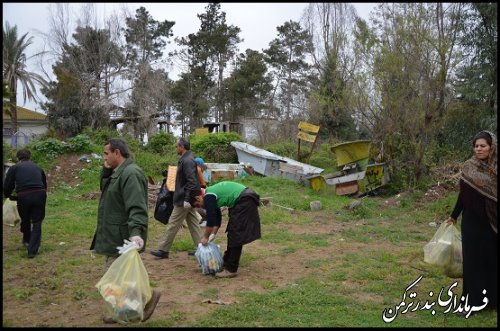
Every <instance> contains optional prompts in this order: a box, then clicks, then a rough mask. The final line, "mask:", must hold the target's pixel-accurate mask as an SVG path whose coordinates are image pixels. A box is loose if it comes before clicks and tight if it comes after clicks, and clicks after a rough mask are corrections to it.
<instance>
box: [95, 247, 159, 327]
mask: <svg viewBox="0 0 500 331" xmlns="http://www.w3.org/2000/svg"><path fill="white" fill-rule="evenodd" d="M117 248H119V252H120V254H121V255H120V256H119V257H118V258H117V259H116V260H115V261H114V262H113V263H112V264H111V266H110V267H109V269H108V271H106V273H105V274H104V276H102V278H101V279H100V280H99V282H98V283H97V284H96V285H95V286H96V287H97V289H98V290H99V293H100V294H101V296H102V297H103V298H104V301H105V302H106V309H107V311H108V313H109V315H110V316H111V317H113V319H114V320H115V321H117V322H118V323H122V324H126V323H129V322H140V321H141V320H142V319H143V317H144V307H145V305H146V303H147V302H149V300H150V299H151V296H152V290H151V287H150V285H149V276H148V273H147V271H146V268H145V267H144V264H143V263H142V260H141V257H140V255H139V252H138V251H137V246H135V245H134V243H131V242H128V241H125V244H124V245H123V246H121V247H117Z"/></svg>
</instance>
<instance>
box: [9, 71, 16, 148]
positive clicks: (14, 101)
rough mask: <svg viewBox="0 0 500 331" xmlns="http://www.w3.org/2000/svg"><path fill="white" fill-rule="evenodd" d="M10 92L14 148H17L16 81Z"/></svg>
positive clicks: (11, 84)
mask: <svg viewBox="0 0 500 331" xmlns="http://www.w3.org/2000/svg"><path fill="white" fill-rule="evenodd" d="M9 85H10V91H11V93H12V96H11V97H10V98H9V100H10V119H11V122H12V135H13V136H14V139H13V140H12V141H13V146H12V147H14V148H17V91H16V90H17V89H16V81H15V80H14V82H12V81H11V82H10V84H9Z"/></svg>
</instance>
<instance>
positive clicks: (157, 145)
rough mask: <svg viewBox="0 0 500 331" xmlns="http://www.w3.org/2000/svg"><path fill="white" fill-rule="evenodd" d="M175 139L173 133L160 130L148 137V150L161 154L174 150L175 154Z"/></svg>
mask: <svg viewBox="0 0 500 331" xmlns="http://www.w3.org/2000/svg"><path fill="white" fill-rule="evenodd" d="M175 141H176V139H175V137H174V135H173V134H172V133H166V132H160V133H157V134H154V135H152V136H151V138H149V139H148V144H147V145H146V150H147V151H150V152H153V153H158V154H160V155H166V154H169V153H172V152H173V153H174V154H175Z"/></svg>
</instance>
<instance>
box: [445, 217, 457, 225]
mask: <svg viewBox="0 0 500 331" xmlns="http://www.w3.org/2000/svg"><path fill="white" fill-rule="evenodd" d="M456 222H457V220H455V219H453V217H451V216H450V217H448V218H447V219H446V220H445V223H446V224H455V223H456Z"/></svg>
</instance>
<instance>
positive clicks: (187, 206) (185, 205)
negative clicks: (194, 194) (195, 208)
mask: <svg viewBox="0 0 500 331" xmlns="http://www.w3.org/2000/svg"><path fill="white" fill-rule="evenodd" d="M184 208H186V209H188V208H192V206H191V204H190V203H189V202H187V201H184Z"/></svg>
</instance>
